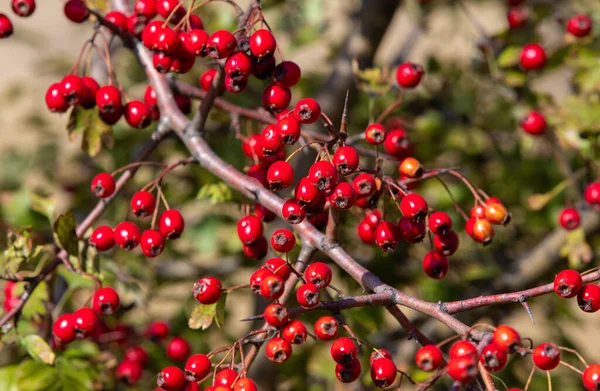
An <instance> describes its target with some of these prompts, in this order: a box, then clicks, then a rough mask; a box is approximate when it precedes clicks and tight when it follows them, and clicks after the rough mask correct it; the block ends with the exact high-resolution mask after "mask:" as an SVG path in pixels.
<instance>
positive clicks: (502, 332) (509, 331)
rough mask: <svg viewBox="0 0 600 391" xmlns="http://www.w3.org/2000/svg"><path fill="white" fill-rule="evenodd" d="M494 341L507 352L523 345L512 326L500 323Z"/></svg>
mask: <svg viewBox="0 0 600 391" xmlns="http://www.w3.org/2000/svg"><path fill="white" fill-rule="evenodd" d="M599 289H600V288H599ZM492 342H493V343H494V344H495V345H496V346H497V347H498V348H500V349H502V350H504V351H506V352H512V351H513V350H514V349H515V348H516V347H518V346H521V336H520V335H519V333H517V331H516V330H515V329H513V328H512V327H510V326H506V325H500V326H498V327H496V330H495V331H494V335H493V337H492Z"/></svg>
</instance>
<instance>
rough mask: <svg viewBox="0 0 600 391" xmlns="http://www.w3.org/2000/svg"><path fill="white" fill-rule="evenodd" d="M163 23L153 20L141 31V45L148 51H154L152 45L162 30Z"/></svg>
mask: <svg viewBox="0 0 600 391" xmlns="http://www.w3.org/2000/svg"><path fill="white" fill-rule="evenodd" d="M162 25H163V22H162V21H160V20H154V21H152V22H150V23H148V24H147V25H146V26H145V27H144V30H143V31H142V43H143V44H144V46H146V47H147V48H148V49H154V43H155V42H156V39H157V38H158V34H159V32H160V30H162Z"/></svg>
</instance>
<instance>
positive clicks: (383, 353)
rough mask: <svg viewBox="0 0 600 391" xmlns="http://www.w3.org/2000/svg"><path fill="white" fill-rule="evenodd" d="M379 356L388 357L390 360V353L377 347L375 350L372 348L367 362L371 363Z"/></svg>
mask: <svg viewBox="0 0 600 391" xmlns="http://www.w3.org/2000/svg"><path fill="white" fill-rule="evenodd" d="M379 358H389V359H390V360H391V359H392V354H391V353H390V352H389V351H388V350H385V349H377V350H376V351H375V350H374V351H373V352H372V353H371V356H370V357H369V364H371V365H373V362H374V361H375V360H377V359H379Z"/></svg>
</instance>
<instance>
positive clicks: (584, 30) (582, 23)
mask: <svg viewBox="0 0 600 391" xmlns="http://www.w3.org/2000/svg"><path fill="white" fill-rule="evenodd" d="M13 9H14V8H13ZM567 31H568V32H569V33H570V34H571V35H573V36H575V37H577V38H581V37H585V36H587V35H589V33H590V32H591V31H592V19H591V18H590V17H589V16H588V15H585V14H577V15H573V16H572V17H571V18H570V19H569V21H568V22H567Z"/></svg>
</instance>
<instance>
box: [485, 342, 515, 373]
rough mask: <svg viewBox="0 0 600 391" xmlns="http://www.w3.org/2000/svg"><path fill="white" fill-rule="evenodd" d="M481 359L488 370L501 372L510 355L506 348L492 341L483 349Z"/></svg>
mask: <svg viewBox="0 0 600 391" xmlns="http://www.w3.org/2000/svg"><path fill="white" fill-rule="evenodd" d="M479 361H480V362H481V363H482V364H483V366H484V367H485V369H487V370H488V371H490V372H499V371H501V370H503V369H504V367H505V366H506V363H507V362H508V355H507V354H506V351H505V350H503V349H501V348H499V347H498V346H496V345H495V344H494V343H490V344H488V345H486V346H485V347H484V348H483V350H482V351H481V355H480V356H479Z"/></svg>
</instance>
